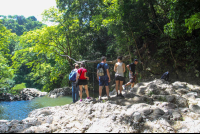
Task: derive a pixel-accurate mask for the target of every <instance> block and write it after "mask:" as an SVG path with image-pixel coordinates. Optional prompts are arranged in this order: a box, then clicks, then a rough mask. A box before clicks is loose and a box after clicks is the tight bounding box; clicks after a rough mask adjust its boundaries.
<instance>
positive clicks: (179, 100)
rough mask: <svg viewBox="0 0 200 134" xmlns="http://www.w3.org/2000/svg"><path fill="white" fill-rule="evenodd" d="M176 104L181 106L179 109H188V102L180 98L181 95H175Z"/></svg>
mask: <svg viewBox="0 0 200 134" xmlns="http://www.w3.org/2000/svg"><path fill="white" fill-rule="evenodd" d="M175 103H176V104H177V105H178V106H179V107H188V102H187V99H185V98H183V97H181V96H179V95H175Z"/></svg>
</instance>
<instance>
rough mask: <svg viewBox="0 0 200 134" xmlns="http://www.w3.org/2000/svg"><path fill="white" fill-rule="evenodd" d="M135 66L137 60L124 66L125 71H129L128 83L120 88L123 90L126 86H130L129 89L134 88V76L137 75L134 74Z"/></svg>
mask: <svg viewBox="0 0 200 134" xmlns="http://www.w3.org/2000/svg"><path fill="white" fill-rule="evenodd" d="M137 64H138V60H137V59H135V60H134V62H133V63H131V64H129V65H127V66H126V67H127V69H128V70H129V79H130V81H129V82H128V83H127V84H125V85H123V86H122V88H123V90H125V88H126V86H128V85H131V88H133V87H134V85H135V80H136V74H138V73H136V74H135V67H136V65H137Z"/></svg>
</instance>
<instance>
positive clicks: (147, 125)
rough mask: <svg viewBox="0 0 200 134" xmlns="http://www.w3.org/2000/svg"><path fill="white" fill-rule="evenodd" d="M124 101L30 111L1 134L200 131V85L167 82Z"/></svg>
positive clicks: (0, 126) (128, 93)
mask: <svg viewBox="0 0 200 134" xmlns="http://www.w3.org/2000/svg"><path fill="white" fill-rule="evenodd" d="M123 95H124V96H125V98H124V99H121V98H117V97H115V96H116V93H115V92H114V91H113V92H111V93H110V96H111V99H109V100H107V99H106V97H103V100H102V101H99V100H96V99H94V98H93V99H91V100H87V99H86V100H84V101H83V102H77V103H75V104H67V105H64V106H56V107H46V108H41V109H36V110H34V111H32V112H31V113H30V114H29V116H28V118H26V119H24V120H22V121H16V120H13V121H5V120H2V121H0V133H12V132H22V133H39V132H40V133H53V132H55V133H97V132H102V133H113V132H115V133H120V132H122V133H157V132H159V133H170V132H173V133H175V132H177V133H186V132H190V133H199V132H200V86H198V85H191V84H189V83H186V82H179V81H177V82H174V83H172V84H170V83H168V82H166V81H163V80H158V79H157V80H154V81H149V82H142V83H138V84H136V85H135V87H134V88H132V89H130V90H125V91H123Z"/></svg>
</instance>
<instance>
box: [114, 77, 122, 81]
mask: <svg viewBox="0 0 200 134" xmlns="http://www.w3.org/2000/svg"><path fill="white" fill-rule="evenodd" d="M115 80H116V81H117V80H119V81H124V77H122V76H115Z"/></svg>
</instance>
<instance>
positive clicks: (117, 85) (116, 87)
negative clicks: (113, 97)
mask: <svg viewBox="0 0 200 134" xmlns="http://www.w3.org/2000/svg"><path fill="white" fill-rule="evenodd" d="M115 83H116V85H115V90H116V92H117V94H118V88H119V81H118V80H116V81H115Z"/></svg>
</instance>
